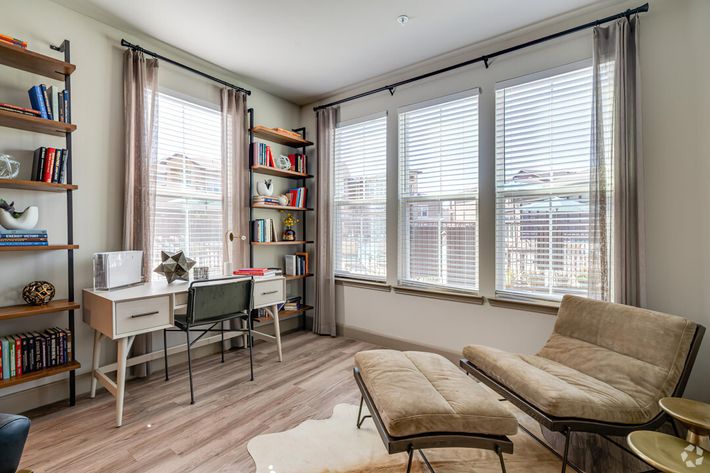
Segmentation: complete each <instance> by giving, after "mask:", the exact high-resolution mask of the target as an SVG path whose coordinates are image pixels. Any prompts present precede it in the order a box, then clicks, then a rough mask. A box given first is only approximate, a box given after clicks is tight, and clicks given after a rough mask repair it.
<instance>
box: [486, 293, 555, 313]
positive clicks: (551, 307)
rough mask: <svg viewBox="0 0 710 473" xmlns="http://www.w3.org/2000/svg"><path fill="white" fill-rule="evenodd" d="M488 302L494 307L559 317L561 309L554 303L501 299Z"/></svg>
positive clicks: (490, 299) (495, 298)
mask: <svg viewBox="0 0 710 473" xmlns="http://www.w3.org/2000/svg"><path fill="white" fill-rule="evenodd" d="M487 300H488V303H489V304H490V305H491V306H492V307H502V308H505V309H515V310H525V311H528V312H538V313H540V314H548V315H557V311H558V310H559V308H560V305H559V304H556V303H554V302H528V301H519V300H516V299H505V298H500V297H488V298H487Z"/></svg>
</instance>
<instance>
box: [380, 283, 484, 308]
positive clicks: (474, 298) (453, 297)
mask: <svg viewBox="0 0 710 473" xmlns="http://www.w3.org/2000/svg"><path fill="white" fill-rule="evenodd" d="M393 289H394V292H395V293H397V294H404V295H407V296H416V297H428V298H430V299H441V300H445V301H452V302H465V303H467V304H477V305H483V301H484V299H483V297H482V296H478V295H475V294H464V293H460V292H449V291H437V290H432V289H420V288H414V287H407V286H394V287H393Z"/></svg>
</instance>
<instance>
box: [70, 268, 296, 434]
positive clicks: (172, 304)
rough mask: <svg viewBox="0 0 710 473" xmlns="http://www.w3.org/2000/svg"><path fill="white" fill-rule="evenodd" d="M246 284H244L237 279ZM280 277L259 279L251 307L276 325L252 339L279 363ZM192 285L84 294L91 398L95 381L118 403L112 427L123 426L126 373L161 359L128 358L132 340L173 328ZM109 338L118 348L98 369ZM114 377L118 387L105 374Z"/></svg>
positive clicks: (178, 348) (174, 349)
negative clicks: (90, 340) (268, 345)
mask: <svg viewBox="0 0 710 473" xmlns="http://www.w3.org/2000/svg"><path fill="white" fill-rule="evenodd" d="M235 279H246V278H235ZM285 281H286V280H285V279H284V277H283V276H277V277H272V278H264V279H258V280H255V281H254V294H253V298H252V300H253V307H254V308H255V309H262V308H263V309H266V310H267V311H268V312H270V314H271V316H272V317H273V320H274V335H269V334H265V333H262V332H257V331H253V334H254V335H255V336H259V338H264V339H267V340H270V341H275V342H276V347H277V351H278V355H279V361H282V355H281V332H280V328H279V314H278V305H279V304H281V303H283V302H284V300H285V291H286V288H285V284H286V282H285ZM189 286H190V283H189V282H187V281H175V282H173V283H172V284H168V283H167V282H166V281H153V282H150V283H146V284H140V285H137V286H133V287H128V288H125V289H117V290H112V291H95V290H93V289H84V291H83V295H82V296H83V297H82V299H83V300H82V308H83V314H84V315H83V318H84V322H86V323H87V324H89V325H90V326H91V328H93V329H94V347H93V362H92V377H91V397H92V398H93V397H94V396H95V395H96V382H97V381H99V382H100V383H101V384H102V385H103V386H104V387H105V388H106V389H107V390H108V392H110V393H111V394H112V395H113V396H115V397H116V426H117V427H120V426H121V423H122V421H123V399H124V396H125V386H126V368H128V367H130V366H134V365H139V364H141V363H146V362H149V361H152V360H155V359H158V358H160V357H162V356H163V351H162V350H160V351H154V352H151V353H146V354H144V355H139V356H135V357H132V358H128V352H129V351H130V349H131V345H132V344H133V341H134V340H135V337H136V335H141V334H144V333H150V332H154V331H157V330H163V329H165V328H170V327H172V326H173V321H174V311H175V310H176V309H179V308H183V307H184V306H185V304H186V303H187V290H188V288H189ZM239 336H243V335H242V334H240V333H237V332H235V333H225V334H224V339H225V340H228V339H230V338H234V337H239ZM104 337H105V338H108V339H110V340H113V341H114V342H116V343H117V345H118V349H117V355H116V358H117V360H116V363H112V364H110V365H106V366H99V358H100V356H101V340H102V339H103V338H104ZM220 340H221V337H220V336H219V335H217V336H214V337H205V338H203V339H201V340H199V341H198V342H197V343H195V344H194V345H193V346H194V347H199V346H203V345H207V344H209V343H214V342H218V341H220ZM185 349H186V345H185V344H183V345H178V346H174V347H170V348H169V349H168V354H169V355H171V354H174V353H179V352H181V351H184V350H185ZM113 371H116V382H114V381H113V380H111V379H110V378H109V377H108V376H107V373H110V372H113Z"/></svg>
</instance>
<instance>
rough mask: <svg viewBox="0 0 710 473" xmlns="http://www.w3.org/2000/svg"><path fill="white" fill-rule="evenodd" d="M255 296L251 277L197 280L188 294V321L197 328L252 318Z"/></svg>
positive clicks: (191, 285)
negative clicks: (250, 313)
mask: <svg viewBox="0 0 710 473" xmlns="http://www.w3.org/2000/svg"><path fill="white" fill-rule="evenodd" d="M252 293H253V282H252V280H251V278H249V279H234V278H225V279H213V280H211V281H194V282H192V284H190V288H189V290H188V292H187V294H188V296H187V322H188V324H190V325H197V324H200V323H205V322H210V321H219V320H228V319H230V318H234V317H236V316H238V315H248V314H249V311H250V310H251V305H252Z"/></svg>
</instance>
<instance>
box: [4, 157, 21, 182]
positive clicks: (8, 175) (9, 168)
mask: <svg viewBox="0 0 710 473" xmlns="http://www.w3.org/2000/svg"><path fill="white" fill-rule="evenodd" d="M18 174H20V163H19V162H17V161H15V160H14V159H12V156H10V155H8V154H0V179H15V178H16V177H17V175H18Z"/></svg>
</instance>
